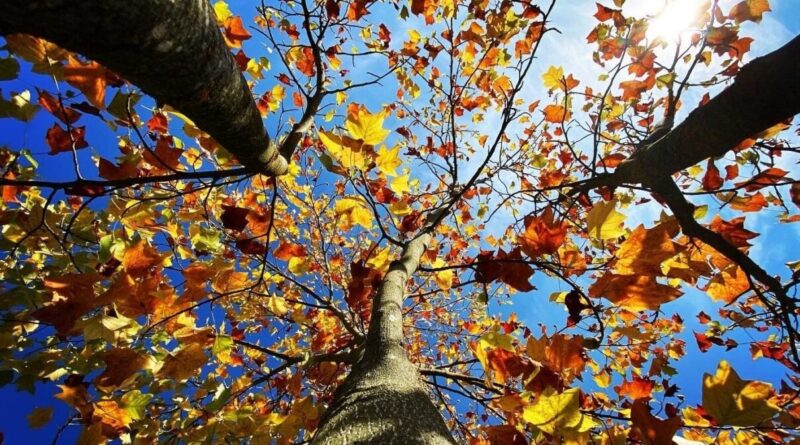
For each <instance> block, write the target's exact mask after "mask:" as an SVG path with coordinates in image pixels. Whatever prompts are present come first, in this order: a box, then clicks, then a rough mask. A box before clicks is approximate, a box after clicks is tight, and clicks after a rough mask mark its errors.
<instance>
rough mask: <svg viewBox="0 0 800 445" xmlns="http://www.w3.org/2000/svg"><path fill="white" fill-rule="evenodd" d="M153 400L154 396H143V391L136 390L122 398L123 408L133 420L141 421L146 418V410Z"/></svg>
mask: <svg viewBox="0 0 800 445" xmlns="http://www.w3.org/2000/svg"><path fill="white" fill-rule="evenodd" d="M152 398H153V395H152V394H142V392H141V391H139V390H138V389H135V390H133V391H131V392H129V393H126V394H125V395H124V396H122V408H123V409H124V410H125V411H127V412H128V415H129V416H131V419H134V420H140V419H143V418H144V414H145V412H144V411H145V408H147V404H148V403H150V399H152Z"/></svg>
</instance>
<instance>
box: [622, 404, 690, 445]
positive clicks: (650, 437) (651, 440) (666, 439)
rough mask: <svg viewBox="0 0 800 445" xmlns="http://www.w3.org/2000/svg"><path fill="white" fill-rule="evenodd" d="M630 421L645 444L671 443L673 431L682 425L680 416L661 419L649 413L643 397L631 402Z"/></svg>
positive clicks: (670, 444)
mask: <svg viewBox="0 0 800 445" xmlns="http://www.w3.org/2000/svg"><path fill="white" fill-rule="evenodd" d="M631 422H632V423H633V428H634V429H636V430H637V431H638V433H639V436H640V437H641V438H642V440H644V443H645V444H646V445H672V443H673V442H672V439H673V437H675V433H676V432H677V431H678V430H679V429H680V428H681V426H682V423H681V418H680V417H670V418H669V419H667V420H661V419H659V418H658V417H655V416H653V415H652V414H650V407H649V406H648V404H647V402H646V401H645V400H644V399H637V400H636V401H634V402H633V407H632V408H631Z"/></svg>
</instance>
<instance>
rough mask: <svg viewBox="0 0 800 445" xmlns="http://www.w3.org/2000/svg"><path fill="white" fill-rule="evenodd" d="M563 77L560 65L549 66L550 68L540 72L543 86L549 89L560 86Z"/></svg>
mask: <svg viewBox="0 0 800 445" xmlns="http://www.w3.org/2000/svg"><path fill="white" fill-rule="evenodd" d="M563 79H564V69H563V68H561V67H560V66H558V67H557V66H552V65H551V66H550V68H548V69H547V71H545V73H544V74H542V81H543V83H544V86H545V88H547V89H549V90H556V89H559V88H561V86H562V85H563V83H564V82H563Z"/></svg>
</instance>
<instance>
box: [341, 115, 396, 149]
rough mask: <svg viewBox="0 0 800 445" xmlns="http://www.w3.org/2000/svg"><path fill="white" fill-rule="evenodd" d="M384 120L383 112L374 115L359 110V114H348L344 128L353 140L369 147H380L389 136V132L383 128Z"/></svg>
mask: <svg viewBox="0 0 800 445" xmlns="http://www.w3.org/2000/svg"><path fill="white" fill-rule="evenodd" d="M384 119H385V116H384V114H383V112H379V113H376V114H372V113H370V112H369V111H367V110H366V109H364V108H359V109H358V112H357V113H355V114H353V113H350V114H348V116H347V120H346V121H345V123H344V127H345V128H346V129H347V132H348V133H350V136H351V137H352V138H353V139H356V140H359V141H361V142H362V143H364V144H367V145H378V144H380V143H381V142H383V140H384V139H386V136H388V135H389V130H386V129H384V128H383V120H384Z"/></svg>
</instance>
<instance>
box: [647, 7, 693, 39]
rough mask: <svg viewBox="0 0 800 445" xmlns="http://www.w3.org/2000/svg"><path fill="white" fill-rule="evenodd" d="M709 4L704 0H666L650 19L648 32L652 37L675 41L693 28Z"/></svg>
mask: <svg viewBox="0 0 800 445" xmlns="http://www.w3.org/2000/svg"><path fill="white" fill-rule="evenodd" d="M705 5H707V2H706V1H704V0H666V1H665V4H664V6H663V7H662V8H661V9H660V10H659V11H658V13H656V15H655V16H654V17H653V19H652V20H651V21H650V25H649V27H648V30H647V33H648V34H649V35H650V37H652V38H658V39H661V40H664V41H665V42H668V43H669V42H675V41H677V40H678V39H680V37H681V35H682V34H683V33H684V32H686V31H687V30H690V29H692V28H693V27H694V26H695V25H696V22H697V21H698V19H699V18H700V16H701V14H702V12H703V11H704V8H702V7H701V6H705Z"/></svg>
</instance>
